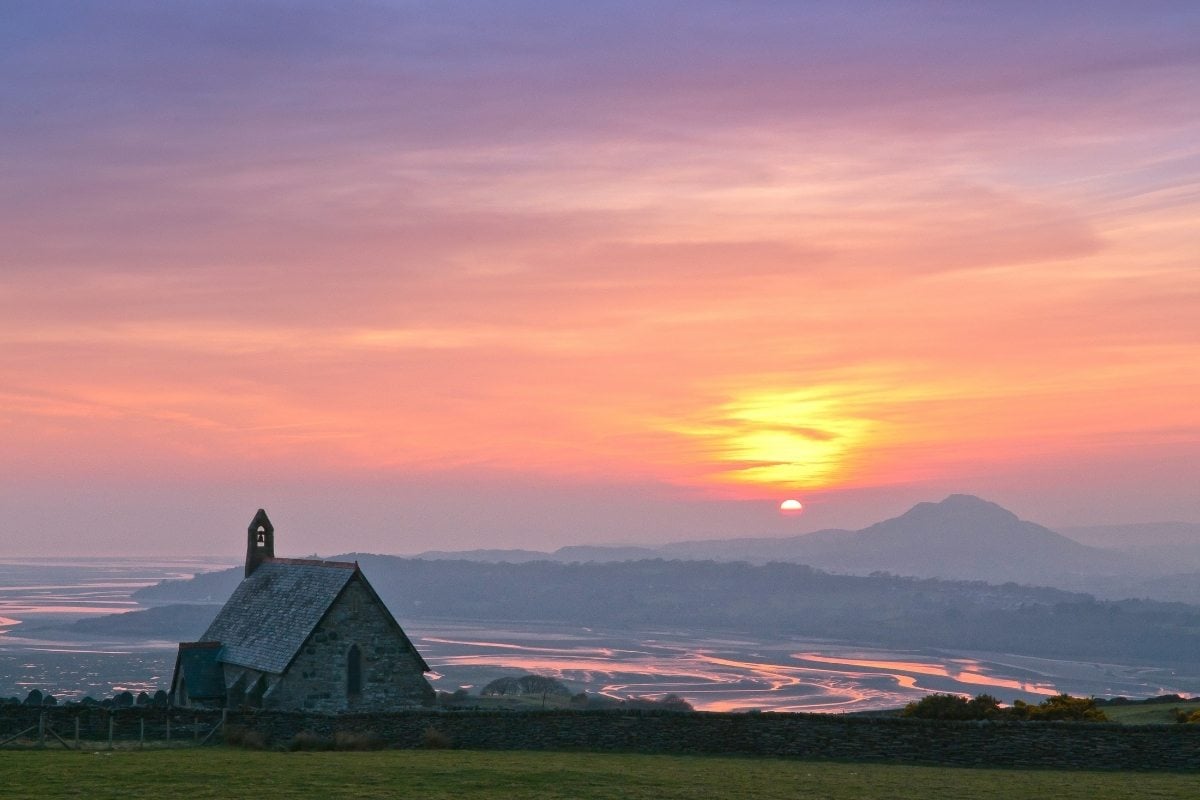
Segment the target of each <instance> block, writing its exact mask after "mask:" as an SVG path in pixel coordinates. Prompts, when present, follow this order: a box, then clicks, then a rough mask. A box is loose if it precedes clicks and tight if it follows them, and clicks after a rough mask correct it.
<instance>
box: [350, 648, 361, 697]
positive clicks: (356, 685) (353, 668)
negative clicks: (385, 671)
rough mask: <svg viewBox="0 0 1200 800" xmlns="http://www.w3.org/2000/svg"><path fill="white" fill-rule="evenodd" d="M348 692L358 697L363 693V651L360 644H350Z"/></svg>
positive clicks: (351, 695)
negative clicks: (359, 647) (359, 646)
mask: <svg viewBox="0 0 1200 800" xmlns="http://www.w3.org/2000/svg"><path fill="white" fill-rule="evenodd" d="M346 694H347V695H349V696H350V697H358V696H359V695H360V694H362V651H361V650H359V649H358V645H356V644H352V645H350V652H349V653H347V655H346Z"/></svg>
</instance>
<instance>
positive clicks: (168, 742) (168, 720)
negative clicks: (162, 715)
mask: <svg viewBox="0 0 1200 800" xmlns="http://www.w3.org/2000/svg"><path fill="white" fill-rule="evenodd" d="M170 743H171V714H170V713H169V712H168V713H167V744H170Z"/></svg>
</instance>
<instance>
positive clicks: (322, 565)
mask: <svg viewBox="0 0 1200 800" xmlns="http://www.w3.org/2000/svg"><path fill="white" fill-rule="evenodd" d="M426 672H429V665H428V664H426V663H425V660H424V659H423V658H421V656H420V654H419V653H418V652H417V650H416V648H415V647H413V644H412V642H411V641H410V640H409V638H408V636H407V635H406V634H405V633H404V631H403V630H402V629H401V627H400V625H399V624H398V623H397V622H396V620H395V618H394V617H393V616H392V615H391V612H389V611H388V609H387V606H385V605H384V604H383V601H382V600H380V599H379V595H377V594H376V593H375V590H374V589H372V588H371V584H370V583H368V582H367V579H366V577H365V576H364V575H363V574H362V571H361V570H359V568H358V563H357V562H354V563H349V562H341V561H310V560H301V559H290V558H275V529H274V526H272V525H271V521H270V520H269V519H267V514H266V512H265V511H263V510H262V509H261V508H260V509H259V510H258V513H257V514H255V516H254V520H253V521H252V522H251V523H250V527H249V529H248V531H247V545H246V577H245V578H244V579H243V580H242V582H241V584H239V585H238V587H237V589H236V590H234V593H233V595H232V596H231V597H230V598H229V600H228V601H227V602H226V603H225V605H224V607H222V608H221V611H220V613H218V614H217V617H216V619H214V620H213V621H212V624H211V625H209V626H208V630H207V631H205V632H204V636H203V637H201V641H198V642H182V643H180V645H179V654H178V656H177V657H176V659H175V672H174V674H173V676H172V678H171V698H172V702H173V703H174V705H176V706H197V707H231V708H237V707H242V706H249V707H257V708H268V709H280V710H289V711H300V710H311V711H327V712H339V711H385V710H390V709H395V708H404V707H411V706H415V705H424V704H428V703H431V702H432V701H433V697H434V693H433V688H432V687H431V686H430V685H429V682H428V681H427V680H425V675H424V673H426Z"/></svg>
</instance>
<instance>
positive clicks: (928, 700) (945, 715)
mask: <svg viewBox="0 0 1200 800" xmlns="http://www.w3.org/2000/svg"><path fill="white" fill-rule="evenodd" d="M901 715H902V716H905V717H916V718H917V719H957V720H1004V719H1007V720H1028V721H1052V720H1075V721H1079V722H1103V721H1105V720H1107V719H1108V717H1106V716H1105V714H1104V712H1103V711H1101V710H1100V709H1099V708H1097V707H1096V699H1095V698H1093V697H1072V696H1071V695H1069V694H1059V695H1055V696H1054V697H1048V698H1046V699H1045V700H1043V701H1042V702H1041V703H1039V704H1037V705H1031V704H1029V703H1026V702H1024V701H1023V700H1015V701H1013V704H1012V707H1011V708H1002V707H1001V706H1000V701H999V700H997V699H996V698H994V697H992V696H991V695H989V694H981V695H978V696H976V697H974V698H972V699H970V700H968V699H967V698H965V697H962V696H960V695H956V694H931V695H926V696H925V697H923V698H921V699H920V700H914V701H913V702H911V703H909V704H908V705H906V706H905V707H904V711H903V712H902V713H901Z"/></svg>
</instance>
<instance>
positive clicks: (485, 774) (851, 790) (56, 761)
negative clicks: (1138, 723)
mask: <svg viewBox="0 0 1200 800" xmlns="http://www.w3.org/2000/svg"><path fill="white" fill-rule="evenodd" d="M400 796H406V797H419V798H422V800H439V799H440V798H447V799H449V798H456V799H458V800H471V798H538V800H551V798H579V800H591V799H593V798H628V799H629V800H640V799H643V798H644V799H645V800H650V798H654V799H655V800H659V798H664V799H668V800H669V798H727V797H728V798H739V800H740V799H741V798H745V799H746V800H754V799H755V798H764V799H766V798H778V799H779V800H795V798H798V797H800V798H823V799H824V800H841V799H842V798H845V800H861V799H863V798H900V799H903V798H914V799H915V798H920V799H921V800H928V799H929V798H962V797H971V798H1045V797H1054V798H1055V800H1072V798H1079V799H1080V800H1083V799H1084V798H1086V799H1087V800H1106V799H1107V798H1113V800H1115V799H1116V798H1128V797H1139V798H1189V799H1190V798H1195V797H1198V796H1200V775H1183V774H1172V773H1166V774H1163V773H1129V772H1117V773H1105V772H1052V771H1044V770H1028V771H1017V770H984V769H951V768H935V767H908V766H883V765H870V764H831V763H823V762H821V763H816V762H803V761H787V760H780V759H749V758H745V759H743V758H703V757H686V758H685V757H669V756H638V755H611V754H591V753H582V754H564V753H529V752H486V753H484V752H470V751H385V752H372V753H329V752H323V753H260V752H248V751H243V750H230V749H225V748H206V749H192V750H161V751H144V752H137V751H116V752H103V751H102V752H98V753H97V752H86V751H85V752H83V753H79V752H67V751H61V750H59V751H56V750H42V751H12V750H10V751H0V797H3V798H5V800H18V798H22V799H23V798H30V799H31V800H32V799H33V798H38V799H39V800H46V799H47V798H63V797H70V798H74V797H79V798H89V800H107V799H108V798H112V799H113V800H118V798H119V799H120V800H137V799H138V798H163V797H167V798H180V800H183V799H184V798H186V800H209V799H212V800H216V799H217V798H220V800H227V799H228V798H254V800H273V799H274V798H295V797H315V798H320V800H335V799H336V798H376V797H378V798H384V797H387V798H392V797H400Z"/></svg>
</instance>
